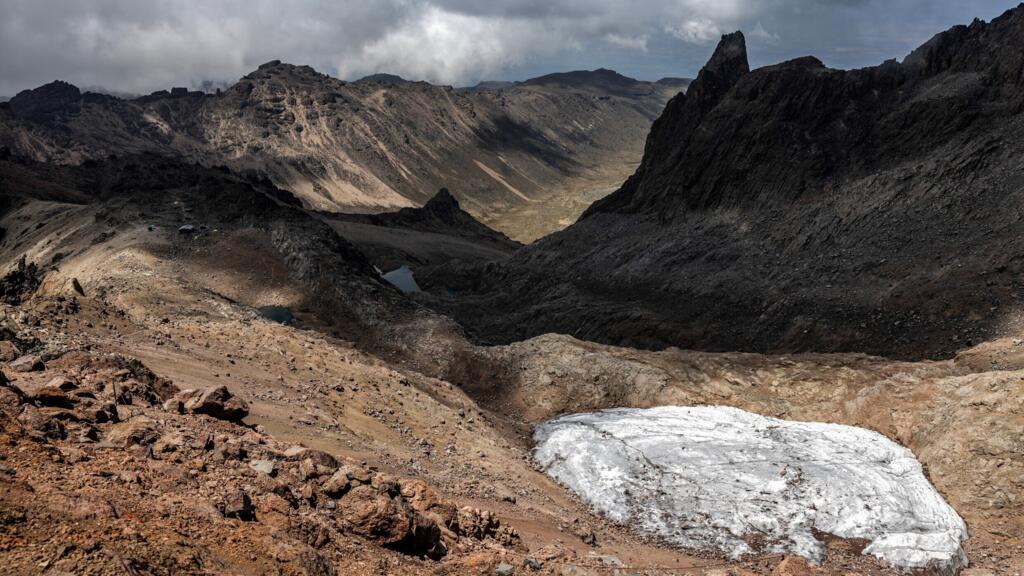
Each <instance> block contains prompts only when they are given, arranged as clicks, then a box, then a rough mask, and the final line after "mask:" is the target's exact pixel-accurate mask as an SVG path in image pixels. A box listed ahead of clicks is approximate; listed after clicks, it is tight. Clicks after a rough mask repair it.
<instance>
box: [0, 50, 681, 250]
mask: <svg viewBox="0 0 1024 576" xmlns="http://www.w3.org/2000/svg"><path fill="white" fill-rule="evenodd" d="M559 78H561V80H560V79H559ZM681 89H684V87H683V86H681V85H679V84H678V83H676V84H672V83H669V84H665V83H653V82H641V81H636V80H633V79H630V78H626V77H624V76H621V75H618V74H616V73H614V72H611V71H609V70H599V71H596V72H574V73H571V74H566V75H564V78H562V76H560V75H552V76H550V77H544V78H540V79H536V80H534V81H528V82H524V83H517V84H515V85H512V86H509V87H506V88H503V89H498V90H475V91H474V90H455V89H452V88H451V87H447V86H434V85H431V84H427V83H425V82H407V81H404V80H402V79H401V78H398V77H393V76H389V75H380V74H379V75H374V76H371V77H367V78H364V79H362V80H360V81H357V82H351V83H349V82H343V81H341V80H337V79H335V78H331V77H329V76H327V75H325V74H320V73H318V72H316V71H315V70H313V69H312V68H310V67H308V66H293V65H289V64H282V63H281V62H277V61H274V62H269V63H267V64H265V65H263V66H260V68H259V69H258V70H256V71H254V72H252V73H251V74H248V75H246V76H245V77H244V78H242V79H241V80H240V81H239V82H237V83H236V84H234V85H233V86H231V87H229V88H227V89H226V90H224V91H220V90H218V92H217V93H216V94H204V93H201V92H189V91H188V90H185V89H181V88H176V89H174V90H172V91H170V92H167V91H161V92H157V93H154V94H152V95H149V96H145V97H141V98H137V99H132V100H125V99H119V98H116V97H113V96H108V95H103V94H96V93H90V92H86V93H82V92H81V91H80V90H79V89H78V88H77V87H75V86H72V85H70V84H67V83H64V82H59V81H58V82H53V83H51V84H47V85H45V86H41V87H39V88H36V89H34V90H26V91H24V92H22V93H20V94H18V95H17V96H15V97H14V98H12V99H11V101H10V102H9V103H8V104H5V105H3V107H2V108H0V145H4V146H7V147H8V148H10V149H11V150H13V151H14V152H16V153H20V154H26V155H29V156H31V157H33V158H34V159H36V160H40V161H52V162H61V163H78V162H81V161H82V160H84V159H87V158H103V157H105V156H107V155H109V154H117V155H122V154H133V153H141V152H154V153H159V154H165V155H174V156H179V157H183V158H185V159H187V160H194V161H198V162H201V163H203V164H206V165H226V166H229V167H231V168H232V169H233V170H235V171H239V172H251V173H255V174H258V175H260V176H266V177H268V178H270V180H272V181H273V182H274V184H276V185H277V186H278V187H280V188H284V189H287V190H290V191H292V192H293V193H294V194H295V195H296V196H298V197H299V198H300V199H301V200H302V201H303V203H304V204H306V205H307V206H308V207H311V208H314V209H318V210H330V211H336V212H337V211H347V212H352V211H356V212H379V211H385V210H389V209H395V208H401V207H412V206H420V205H422V204H423V203H424V202H426V201H427V200H428V199H429V197H430V196H429V194H430V192H431V191H434V190H437V189H438V188H441V187H444V186H449V187H451V188H452V189H453V190H456V193H457V194H458V197H459V200H460V201H462V203H463V204H464V206H465V207H466V209H467V210H468V211H469V212H470V213H472V214H474V215H475V216H477V217H479V218H481V219H483V220H484V221H485V223H488V224H491V225H493V226H495V227H497V228H499V229H501V230H503V231H505V232H506V233H508V234H510V235H512V236H514V237H517V238H520V239H525V240H532V239H534V238H536V237H538V236H540V235H543V234H545V233H548V232H550V231H552V230H554V229H557V228H559V227H562V226H564V225H566V224H568V223H570V222H572V221H573V220H575V218H576V217H577V216H578V215H579V214H580V213H581V212H582V211H583V209H584V208H585V207H586V206H587V205H588V204H589V203H590V202H591V201H592V200H593V199H595V198H597V197H600V196H601V195H603V194H606V193H607V192H609V191H611V189H612V188H613V187H614V185H615V184H616V183H617V182H619V181H621V179H622V178H623V177H625V175H626V174H628V173H629V172H631V171H632V170H633V169H634V168H635V167H636V163H637V162H639V159H640V156H641V149H642V142H643V137H644V135H645V134H646V132H647V130H648V128H649V126H650V123H651V122H652V121H653V119H654V118H656V117H657V115H658V114H659V113H660V112H661V110H662V108H663V107H664V105H665V102H667V101H668V100H669V98H671V97H672V96H673V95H674V94H676V93H677V92H678V91H679V90H681Z"/></svg>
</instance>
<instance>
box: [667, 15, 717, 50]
mask: <svg viewBox="0 0 1024 576" xmlns="http://www.w3.org/2000/svg"><path fill="white" fill-rule="evenodd" d="M665 31H666V32H668V33H669V34H671V35H673V36H675V37H676V38H679V39H680V40H682V41H684V42H691V43H693V44H710V43H711V42H714V41H716V40H718V39H719V38H720V37H721V36H722V29H721V28H719V27H718V24H716V23H715V21H714V20H711V19H708V18H695V19H692V20H687V21H685V22H682V23H681V24H677V25H674V26H673V25H669V26H666V27H665Z"/></svg>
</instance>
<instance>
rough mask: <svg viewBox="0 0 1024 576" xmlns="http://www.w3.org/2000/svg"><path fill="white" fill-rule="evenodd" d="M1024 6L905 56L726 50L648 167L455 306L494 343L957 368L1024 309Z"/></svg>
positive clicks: (735, 41) (650, 152)
mask: <svg viewBox="0 0 1024 576" xmlns="http://www.w3.org/2000/svg"><path fill="white" fill-rule="evenodd" d="M1022 86H1024V7H1022V8H1017V9H1014V10H1011V11H1009V12H1007V13H1006V14H1005V15H1003V16H1001V17H1000V18H997V19H996V20H994V21H992V22H991V23H988V24H985V23H982V22H974V23H972V24H971V25H970V26H958V27H955V28H953V29H951V30H949V31H947V32H944V33H942V34H939V35H937V36H936V37H935V38H933V39H932V40H931V41H929V42H928V43H926V44H925V45H924V46H922V47H921V48H919V49H918V50H916V51H915V52H914V53H913V54H911V55H910V56H908V57H907V59H906V61H905V62H904V63H902V64H900V63H896V62H886V63H884V64H882V65H880V66H877V67H874V68H866V69H861V70H850V71H842V70H832V69H828V68H826V67H824V66H823V65H822V64H821V62H820V61H818V60H817V59H815V58H812V57H806V58H800V59H796V60H792V61H789V62H784V63H782V64H778V65H775V66H769V67H765V68H761V69H758V70H753V71H749V70H748V68H747V58H746V50H745V47H744V42H743V37H742V35H739V34H732V35H729V36H726V37H724V38H723V39H722V42H721V44H720V45H719V46H718V49H717V50H716V51H715V54H714V56H712V58H711V60H710V61H709V62H708V65H707V66H706V67H705V69H704V70H702V71H701V73H700V75H699V76H698V78H697V79H696V80H694V82H693V83H692V84H691V86H690V89H689V91H688V92H687V93H686V94H684V95H679V96H676V97H675V98H674V99H673V100H672V101H671V102H670V103H669V104H668V106H667V107H666V109H665V112H664V114H663V115H662V116H661V118H659V119H658V120H657V121H656V122H655V124H654V126H653V128H652V130H651V133H650V135H649V137H648V140H647V144H646V148H645V154H644V159H643V161H642V163H641V166H640V167H639V168H638V170H637V171H636V173H635V174H634V175H633V176H632V177H630V178H629V179H628V180H627V181H626V182H625V183H624V184H623V186H622V187H621V188H620V189H619V190H618V191H617V192H615V193H613V194H612V195H610V196H609V197H607V198H606V199H604V200H602V201H599V202H597V203H596V204H594V205H593V206H592V207H591V208H590V209H589V210H588V211H587V212H586V213H585V214H584V216H583V217H582V218H581V219H580V221H579V222H577V223H576V224H575V225H573V226H571V227H570V228H568V229H567V230H565V231H563V232H561V233H557V234H554V235H552V236H550V237H548V238H545V239H543V240H542V241H540V242H538V243H535V244H534V245H531V246H528V247H526V248H525V249H523V250H520V251H519V252H518V253H516V255H514V256H513V257H512V258H511V259H510V260H509V261H507V262H506V263H504V264H503V265H501V266H490V267H488V268H487V269H486V270H477V271H476V273H475V274H468V273H465V271H463V274H461V275H459V276H457V278H456V279H453V280H452V281H451V282H449V285H455V282H456V281H458V280H461V282H462V283H461V284H460V285H455V288H456V289H459V290H460V291H461V292H460V294H462V295H463V296H462V297H461V298H459V299H457V300H455V299H439V301H438V302H437V303H436V305H437V307H439V308H441V309H444V310H447V311H448V312H450V313H452V314H453V315H455V316H456V317H457V318H459V319H460V321H461V322H462V323H463V324H464V325H465V326H467V328H468V330H469V332H470V333H471V334H473V335H475V337H476V338H477V339H479V340H481V341H485V342H506V341H510V340H515V339H520V338H524V337H529V336H534V335H537V334H541V333H544V332H549V331H555V332H562V333H568V334H572V335H575V336H577V337H580V338H585V339H591V340H597V341H602V342H610V343H617V344H626V345H633V346H641V347H652V348H660V347H664V346H670V345H675V346H680V347H691V348H701V349H709V350H737V349H739V350H749V351H757V352H765V351H804V350H818V351H866V352H871V353H879V354H886V355H897V356H903V357H921V356H948V355H950V354H952V353H954V352H955V351H956V350H958V349H960V348H963V347H965V346H968V345H969V343H970V342H971V341H975V342H976V341H980V340H981V339H982V338H985V337H990V336H993V335H996V334H998V333H999V330H1000V329H1002V328H1001V327H1005V326H1007V325H1010V324H1013V323H1015V322H1016V321H1017V320H1016V318H1018V307H1017V306H1016V305H1015V302H1017V300H1018V299H1019V298H1021V297H1024V286H1022V285H1021V283H1020V282H1019V277H1020V276H1019V275H1020V273H1021V272H1022V271H1024V264H1022V263H1021V262H1019V258H1017V256H1016V255H1017V254H1019V253H1021V252H1022V251H1024V242H1022V240H1021V238H1022V237H1024V222H1022V219H1021V217H1020V216H1019V214H1020V210H1021V206H1022V205H1024V177H1022V176H1021V175H1020V174H1021V173H1020V164H1019V158H1020V157H1021V155H1022V153H1024V116H1022V114H1021V112H1022V111H1024V90H1022V89H1021V88H1022Z"/></svg>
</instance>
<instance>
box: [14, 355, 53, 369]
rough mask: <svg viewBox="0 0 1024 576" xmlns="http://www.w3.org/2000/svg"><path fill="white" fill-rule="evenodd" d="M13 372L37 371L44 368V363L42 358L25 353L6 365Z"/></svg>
mask: <svg viewBox="0 0 1024 576" xmlns="http://www.w3.org/2000/svg"><path fill="white" fill-rule="evenodd" d="M7 367H8V368H10V369H11V370H12V371H14V372H38V371H39V370H44V369H45V368H46V365H45V364H43V361H42V359H40V358H39V356H36V355H34V354H26V355H24V356H21V357H19V358H18V359H17V360H14V361H13V362H11V363H10V364H8V365H7Z"/></svg>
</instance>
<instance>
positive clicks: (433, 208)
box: [423, 188, 462, 215]
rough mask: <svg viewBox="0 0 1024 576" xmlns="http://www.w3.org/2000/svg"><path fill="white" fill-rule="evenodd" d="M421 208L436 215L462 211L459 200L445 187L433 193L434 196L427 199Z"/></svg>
mask: <svg viewBox="0 0 1024 576" xmlns="http://www.w3.org/2000/svg"><path fill="white" fill-rule="evenodd" d="M423 210H426V211H428V212H432V213H434V214H436V215H442V214H455V213H459V212H462V208H461V207H460V206H459V201H458V200H456V199H455V196H452V193H451V192H449V191H448V189H447V188H441V189H440V190H438V191H437V194H434V197H433V198H431V199H430V200H428V201H427V203H426V204H424V205H423Z"/></svg>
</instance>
